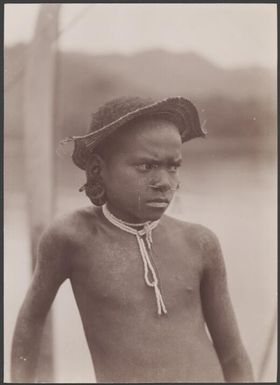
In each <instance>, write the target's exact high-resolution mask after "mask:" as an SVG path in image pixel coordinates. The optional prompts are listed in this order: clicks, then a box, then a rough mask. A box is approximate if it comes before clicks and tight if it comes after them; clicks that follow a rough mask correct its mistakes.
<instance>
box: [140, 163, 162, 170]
mask: <svg viewBox="0 0 280 385" xmlns="http://www.w3.org/2000/svg"><path fill="white" fill-rule="evenodd" d="M137 168H138V170H140V171H149V170H152V169H155V168H158V165H157V164H156V163H141V164H138V165H137Z"/></svg>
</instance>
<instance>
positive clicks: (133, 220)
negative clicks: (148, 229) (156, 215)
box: [105, 202, 155, 227]
mask: <svg viewBox="0 0 280 385" xmlns="http://www.w3.org/2000/svg"><path fill="white" fill-rule="evenodd" d="M105 207H106V208H107V210H108V211H109V212H110V213H111V214H112V215H113V216H114V217H115V218H116V219H118V220H119V221H121V222H124V223H125V224H126V225H128V226H132V227H133V226H137V227H138V226H139V227H140V226H144V225H145V224H146V223H149V222H155V220H152V219H147V220H143V219H140V218H137V217H135V216H132V215H129V214H128V213H125V212H123V211H120V210H119V209H116V208H115V207H113V206H112V205H111V204H110V203H109V202H107V203H106V204H105Z"/></svg>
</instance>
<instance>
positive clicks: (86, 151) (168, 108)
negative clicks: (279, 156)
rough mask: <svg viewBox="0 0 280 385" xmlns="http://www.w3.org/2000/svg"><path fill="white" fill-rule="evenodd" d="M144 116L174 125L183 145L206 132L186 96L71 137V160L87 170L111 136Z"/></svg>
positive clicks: (167, 100) (134, 112)
mask: <svg viewBox="0 0 280 385" xmlns="http://www.w3.org/2000/svg"><path fill="white" fill-rule="evenodd" d="M144 116H147V117H149V116H151V117H152V116H159V117H162V118H164V119H166V120H169V121H171V122H173V123H174V124H175V125H176V126H177V127H178V129H179V131H180V135H181V138H182V142H186V141H188V140H190V139H192V138H196V137H204V136H205V135H206V134H207V131H206V130H205V129H204V128H203V127H201V125H200V122H199V116H198V112H197V110H196V108H195V106H194V105H193V104H192V103H191V102H190V101H189V100H187V99H185V98H183V97H174V98H168V99H164V100H162V101H159V102H156V103H152V104H150V105H148V106H145V107H141V108H138V109H136V110H134V111H132V112H129V113H128V114H126V115H124V116H122V117H121V118H119V119H117V120H115V121H113V122H111V123H110V124H108V125H106V126H104V127H102V128H100V129H99V130H97V131H94V132H90V133H89V134H86V135H82V136H72V137H71V138H68V139H66V141H67V140H73V141H74V142H75V147H74V151H73V154H72V159H73V161H74V163H75V164H76V165H77V166H78V167H79V168H81V169H82V170H85V168H86V162H87V160H88V158H89V155H90V154H92V153H93V152H94V149H95V148H96V147H97V146H98V145H99V144H100V143H101V142H102V141H103V140H104V139H106V138H107V137H108V136H109V135H111V134H112V133H113V132H115V131H116V130H117V129H118V128H120V127H122V126H123V125H125V124H126V123H128V122H131V121H132V120H135V119H136V118H139V117H144Z"/></svg>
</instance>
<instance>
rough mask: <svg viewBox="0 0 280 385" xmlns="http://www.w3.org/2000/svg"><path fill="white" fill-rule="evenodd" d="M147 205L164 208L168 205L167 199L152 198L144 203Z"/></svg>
mask: <svg viewBox="0 0 280 385" xmlns="http://www.w3.org/2000/svg"><path fill="white" fill-rule="evenodd" d="M146 205H147V206H149V207H159V208H165V207H167V206H168V205H169V200H167V199H153V200H150V201H148V202H147V203H146Z"/></svg>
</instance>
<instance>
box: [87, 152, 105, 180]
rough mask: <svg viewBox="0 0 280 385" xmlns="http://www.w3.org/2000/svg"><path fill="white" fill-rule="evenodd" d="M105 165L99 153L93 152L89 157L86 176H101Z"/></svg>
mask: <svg viewBox="0 0 280 385" xmlns="http://www.w3.org/2000/svg"><path fill="white" fill-rule="evenodd" d="M104 167H105V162H104V160H103V159H102V158H101V156H100V155H98V154H94V155H93V157H91V159H90V162H89V165H88V167H87V176H88V177H89V178H96V177H97V176H102V174H103V171H104Z"/></svg>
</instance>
